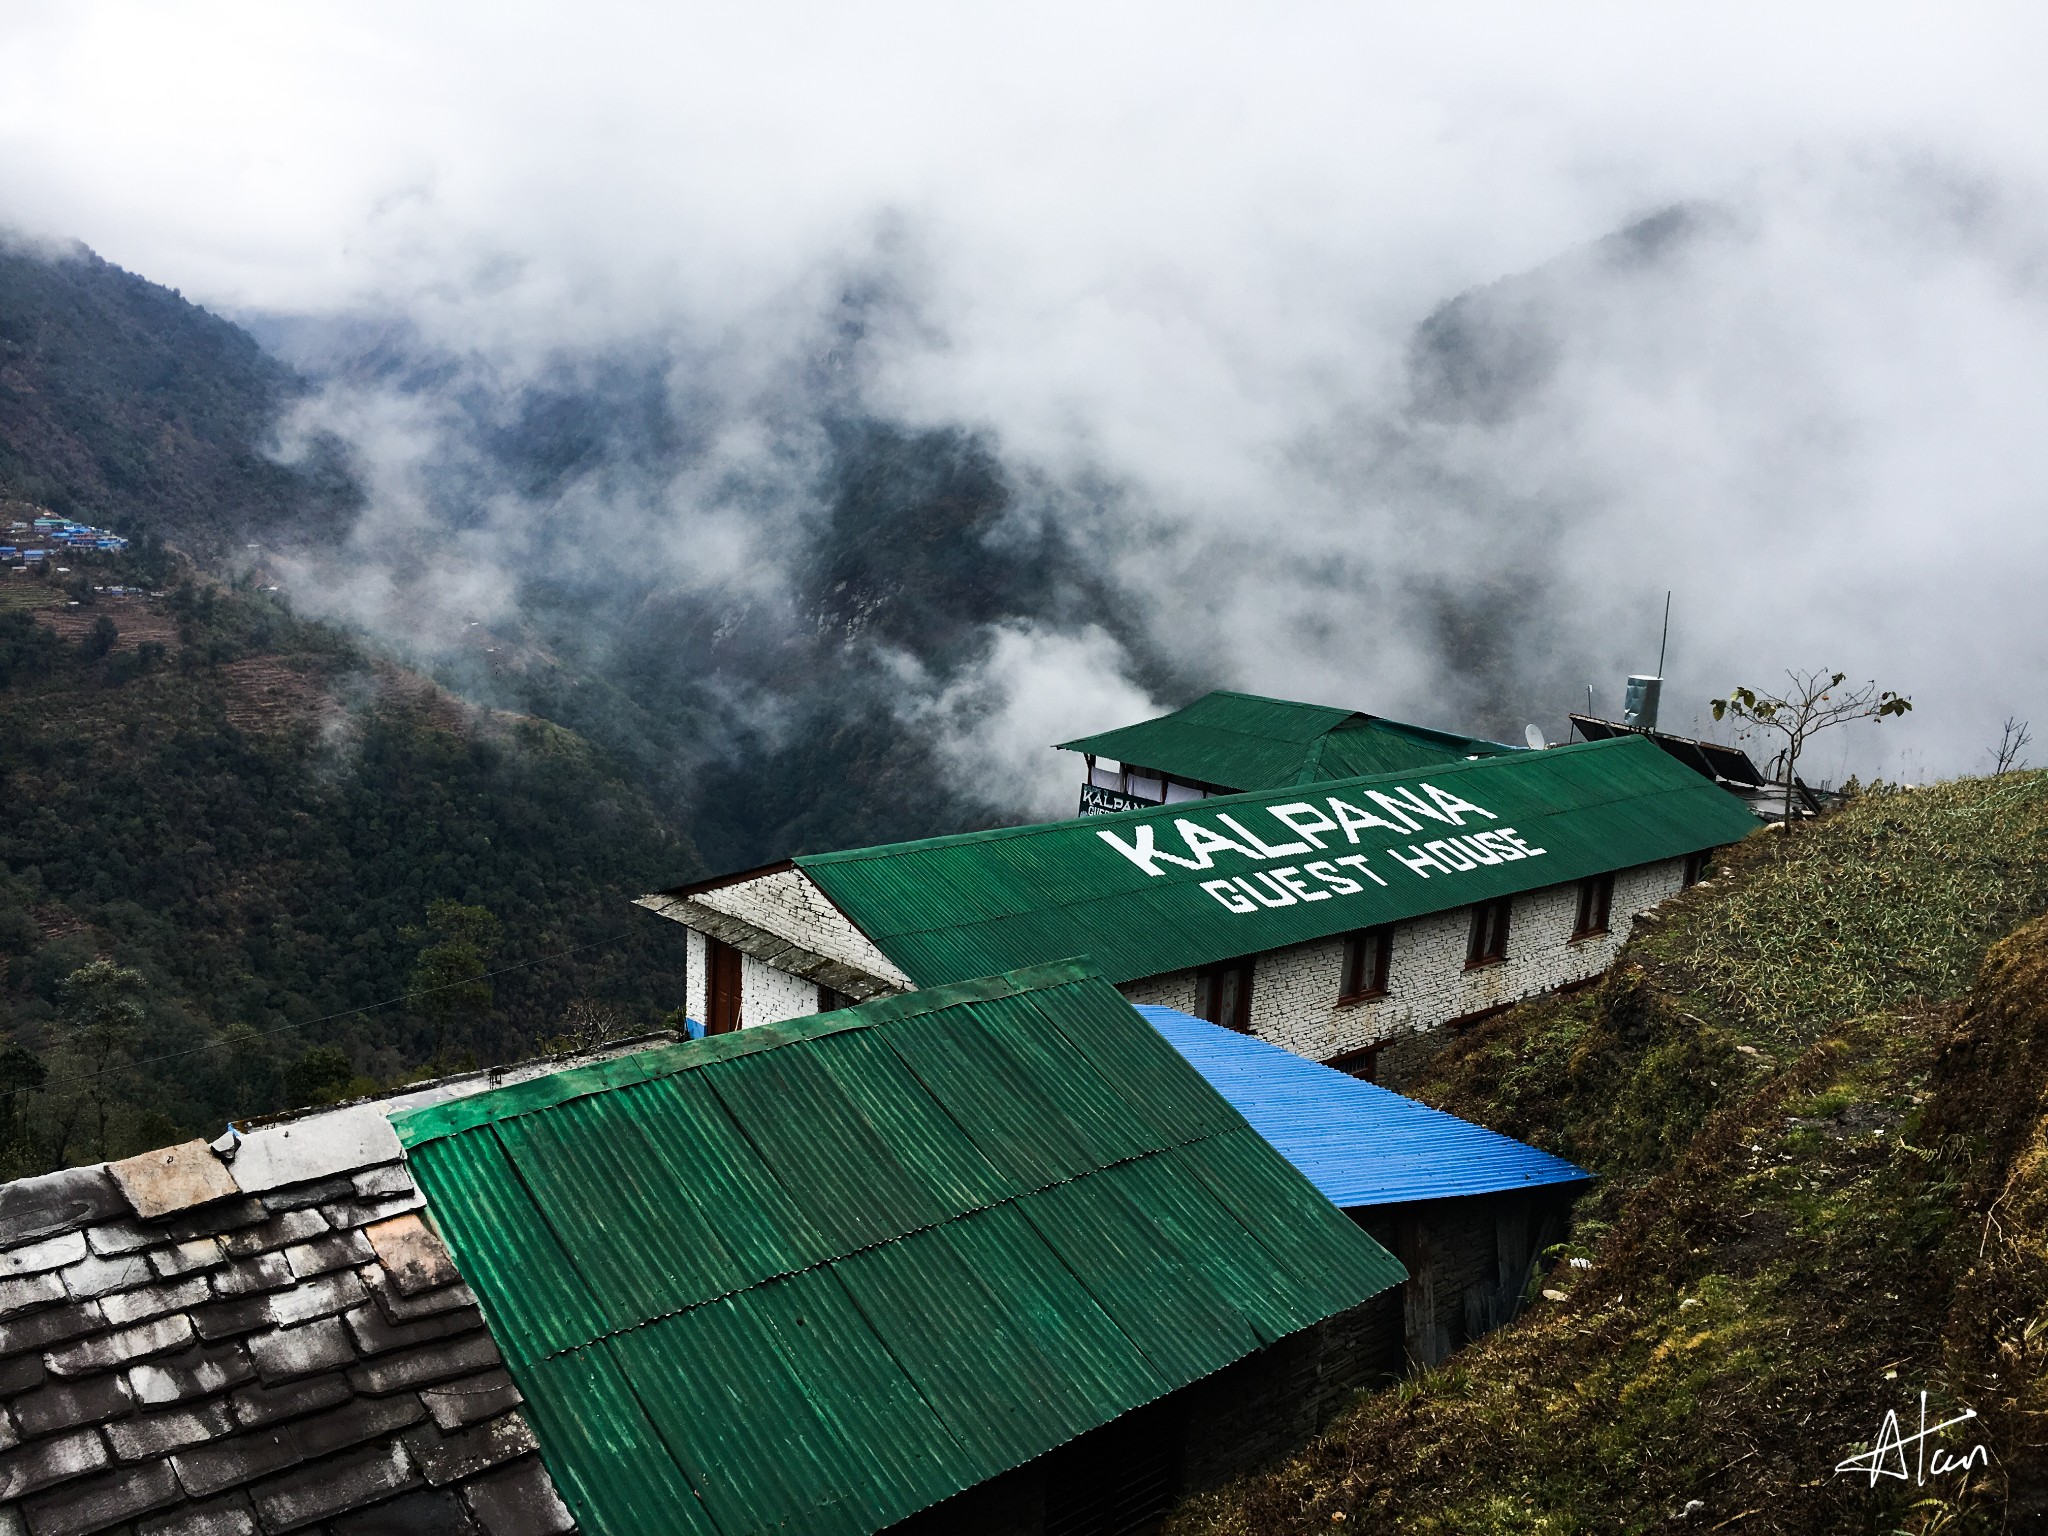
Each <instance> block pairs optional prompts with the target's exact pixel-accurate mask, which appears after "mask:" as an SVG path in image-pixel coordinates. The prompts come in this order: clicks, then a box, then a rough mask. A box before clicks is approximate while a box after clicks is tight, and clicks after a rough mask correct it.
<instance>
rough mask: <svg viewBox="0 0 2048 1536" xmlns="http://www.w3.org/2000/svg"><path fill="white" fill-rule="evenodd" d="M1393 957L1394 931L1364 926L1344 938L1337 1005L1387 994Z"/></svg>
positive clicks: (1343, 1006) (1345, 1005)
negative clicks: (1342, 966)
mask: <svg viewBox="0 0 2048 1536" xmlns="http://www.w3.org/2000/svg"><path fill="white" fill-rule="evenodd" d="M1393 959H1394V930H1393V929H1391V928H1364V929H1361V930H1359V931H1358V932H1357V933H1354V934H1351V935H1350V936H1349V937H1347V938H1346V939H1345V940H1344V976H1343V979H1342V980H1341V981H1339V982H1338V984H1337V1006H1338V1007H1339V1008H1346V1007H1349V1006H1350V1005H1351V1004H1353V1003H1363V1002H1366V1001H1368V1000H1369V999H1371V998H1375V997H1385V996H1386V995H1387V971H1388V969H1389V967H1390V966H1391V965H1392V963H1393Z"/></svg>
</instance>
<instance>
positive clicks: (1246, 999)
mask: <svg viewBox="0 0 2048 1536" xmlns="http://www.w3.org/2000/svg"><path fill="white" fill-rule="evenodd" d="M1254 970H1255V962H1254V961H1253V960H1252V959H1250V958H1246V959H1242V960H1224V961H1221V962H1219V963H1217V964H1215V965H1205V966H1203V967H1202V968H1201V969H1200V970H1199V971H1197V972H1195V1016H1196V1017H1197V1018H1201V1019H1207V1020H1208V1021H1209V1022H1210V1023H1211V1024H1218V1025H1221V1026H1222V1027H1223V1028H1225V1029H1234V1030H1236V1031H1237V1032H1238V1033H1239V1034H1241V1035H1248V1034H1250V1033H1251V1032H1252V982H1253V977H1254ZM1225 979H1234V980H1235V981H1236V983H1237V990H1236V993H1235V995H1234V996H1232V997H1230V998H1229V999H1228V1001H1229V1005H1230V1006H1229V1008H1228V1010H1227V1011H1228V1012H1229V1014H1230V1017H1229V1018H1227V1019H1223V1018H1218V1017H1217V1016H1216V1015H1217V1014H1219V1013H1222V1012H1225V1011H1226V1010H1225V1009H1224V1008H1223V1007H1222V1006H1221V1004H1220V1003H1219V1001H1218V997H1217V988H1218V986H1219V984H1220V983H1222V982H1223V981H1224V980H1225Z"/></svg>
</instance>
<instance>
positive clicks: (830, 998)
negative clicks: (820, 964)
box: [818, 982, 856, 1013]
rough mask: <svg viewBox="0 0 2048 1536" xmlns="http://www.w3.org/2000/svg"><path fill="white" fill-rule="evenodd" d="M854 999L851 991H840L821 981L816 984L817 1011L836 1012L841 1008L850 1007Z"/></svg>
mask: <svg viewBox="0 0 2048 1536" xmlns="http://www.w3.org/2000/svg"><path fill="white" fill-rule="evenodd" d="M855 1001H856V999H855V998H854V995H853V994H852V993H851V992H841V991H840V990H839V989H838V988H837V987H828V986H826V985H824V984H823V983H822V982H821V983H819V986H818V1012H820V1013H837V1012H838V1011H839V1010H840V1009H842V1008H851V1007H852V1006H853V1005H854V1003H855Z"/></svg>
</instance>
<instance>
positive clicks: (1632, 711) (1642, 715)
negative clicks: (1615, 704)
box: [1621, 677, 1664, 731]
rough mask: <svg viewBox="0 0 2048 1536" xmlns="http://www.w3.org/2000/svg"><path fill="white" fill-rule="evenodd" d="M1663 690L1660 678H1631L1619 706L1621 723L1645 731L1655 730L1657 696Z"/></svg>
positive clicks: (1662, 681)
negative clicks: (1638, 727)
mask: <svg viewBox="0 0 2048 1536" xmlns="http://www.w3.org/2000/svg"><path fill="white" fill-rule="evenodd" d="M1663 688H1664V679H1663V678H1661V677H1631V678H1630V679H1629V680H1628V693H1627V695H1626V696H1625V698H1624V699H1623V701H1622V706H1621V718H1622V721H1623V723H1624V724H1627V725H1634V726H1640V727H1641V728H1642V729H1643V730H1646V731H1654V730H1655V729H1657V695H1658V694H1659V693H1660V692H1662V691H1663Z"/></svg>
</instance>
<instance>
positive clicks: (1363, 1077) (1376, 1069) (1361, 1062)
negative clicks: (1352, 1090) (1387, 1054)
mask: <svg viewBox="0 0 2048 1536" xmlns="http://www.w3.org/2000/svg"><path fill="white" fill-rule="evenodd" d="M1385 1044H1386V1042H1385V1041H1384V1040H1382V1041H1380V1042H1379V1043H1378V1044H1375V1045H1366V1046H1361V1047H1359V1048H1358V1049H1357V1050H1355V1051H1346V1052H1344V1054H1343V1055H1341V1056H1332V1057H1331V1058H1330V1059H1329V1060H1328V1061H1326V1062H1324V1063H1323V1065H1324V1066H1326V1067H1329V1068H1331V1069H1332V1070H1334V1071H1337V1072H1342V1073H1345V1074H1346V1075H1347V1076H1350V1077H1355V1078H1357V1079H1358V1080H1359V1081H1360V1082H1364V1083H1376V1082H1378V1081H1379V1080H1380V1076H1379V1074H1380V1049H1381V1047H1382V1046H1384V1045H1385Z"/></svg>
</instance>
